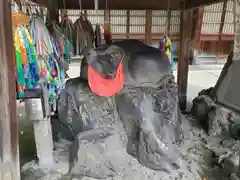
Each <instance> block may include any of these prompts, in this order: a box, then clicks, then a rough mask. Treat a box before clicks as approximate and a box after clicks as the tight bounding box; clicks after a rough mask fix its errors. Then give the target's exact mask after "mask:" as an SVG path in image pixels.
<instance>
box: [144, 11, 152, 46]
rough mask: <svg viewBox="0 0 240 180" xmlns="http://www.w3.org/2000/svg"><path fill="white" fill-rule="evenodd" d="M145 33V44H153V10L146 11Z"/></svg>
mask: <svg viewBox="0 0 240 180" xmlns="http://www.w3.org/2000/svg"><path fill="white" fill-rule="evenodd" d="M145 33H146V37H145V42H146V43H147V44H152V10H147V11H146V22H145Z"/></svg>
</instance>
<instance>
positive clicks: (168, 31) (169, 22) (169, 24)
mask: <svg viewBox="0 0 240 180" xmlns="http://www.w3.org/2000/svg"><path fill="white" fill-rule="evenodd" d="M171 12H172V11H171V10H169V11H168V14H167V22H168V24H167V36H169V35H170V29H171V28H170V26H171Z"/></svg>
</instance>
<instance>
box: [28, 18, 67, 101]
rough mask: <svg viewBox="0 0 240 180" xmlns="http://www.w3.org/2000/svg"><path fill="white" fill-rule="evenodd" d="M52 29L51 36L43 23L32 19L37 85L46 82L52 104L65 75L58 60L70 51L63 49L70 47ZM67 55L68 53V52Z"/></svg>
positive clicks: (54, 28) (37, 19)
mask: <svg viewBox="0 0 240 180" xmlns="http://www.w3.org/2000/svg"><path fill="white" fill-rule="evenodd" d="M52 28H53V29H52V30H53V31H52V34H51V35H52V36H51V35H50V32H49V30H48V29H47V27H46V25H45V24H44V21H43V20H42V19H41V18H40V17H33V18H32V21H31V34H32V36H33V39H34V42H35V46H36V54H37V59H38V61H37V62H38V69H39V78H40V79H39V83H43V82H44V83H46V82H47V87H48V100H49V103H52V102H53V101H54V100H55V99H56V97H57V94H58V92H59V90H60V89H61V88H62V87H63V84H64V82H65V73H64V69H63V67H62V66H61V63H60V59H62V58H61V57H62V56H64V52H65V53H66V52H67V51H69V49H70V48H69V49H67V48H68V47H67V48H66V47H64V46H70V44H69V43H68V41H67V40H64V39H63V38H62V37H63V36H61V35H60V33H59V32H58V31H57V29H56V26H53V27H52ZM50 30H51V29H50ZM65 42H67V43H65ZM66 44H67V45H66ZM64 48H65V49H64ZM63 49H64V50H63ZM66 49H67V50H66ZM68 54H70V53H69V52H68ZM68 56H70V55H68ZM69 59H70V58H69Z"/></svg>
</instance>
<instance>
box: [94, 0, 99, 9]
mask: <svg viewBox="0 0 240 180" xmlns="http://www.w3.org/2000/svg"><path fill="white" fill-rule="evenodd" d="M94 9H95V11H96V10H98V0H94Z"/></svg>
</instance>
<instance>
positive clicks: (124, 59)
mask: <svg viewBox="0 0 240 180" xmlns="http://www.w3.org/2000/svg"><path fill="white" fill-rule="evenodd" d="M85 55H86V56H85V58H84V59H83V62H82V68H81V75H80V77H78V78H74V79H69V80H68V81H67V82H66V87H65V89H64V90H63V92H62V93H61V94H60V98H59V101H58V112H59V119H60V124H61V127H60V126H59V128H55V130H53V132H56V134H57V135H58V137H59V136H60V137H61V138H66V139H68V140H72V141H74V142H73V145H72V148H71V151H70V159H69V160H70V170H69V172H70V173H71V174H73V175H74V176H77V175H79V176H88V177H94V178H97V179H102V178H108V177H113V176H116V175H117V174H118V172H119V171H120V169H121V168H120V167H121V166H120V164H121V163H123V161H124V159H126V158H129V157H131V158H136V159H137V160H138V162H139V163H140V164H141V165H143V166H146V167H148V168H150V169H153V170H157V171H160V170H161V171H166V172H171V170H174V169H178V168H179V161H178V160H179V153H178V150H177V147H176V146H175V145H174V144H176V142H177V141H178V138H179V137H180V126H181V122H182V120H181V113H180V110H179V107H178V96H177V86H176V84H175V83H174V77H173V76H172V74H171V72H170V65H169V62H168V58H167V56H166V54H165V53H164V52H160V51H159V50H158V49H156V48H154V47H150V46H147V45H145V44H143V43H142V42H140V41H137V40H124V41H119V42H114V43H113V44H112V45H110V46H102V47H99V48H97V49H94V50H90V51H88V52H87V53H85ZM58 124H59V122H58ZM55 127H57V126H55ZM102 144H104V146H103V145H102ZM127 154H128V155H127ZM129 155H131V156H129ZM120 162H121V163H120Z"/></svg>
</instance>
